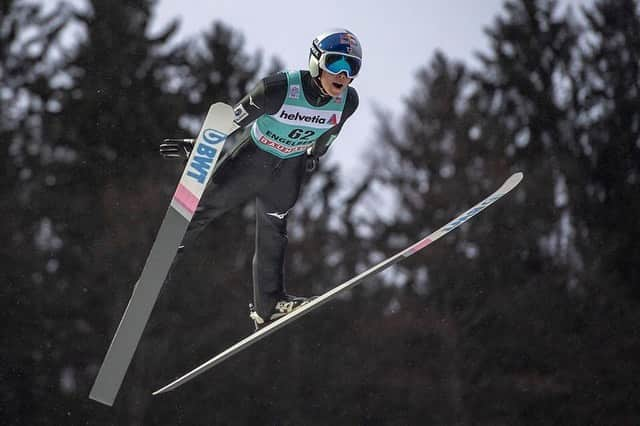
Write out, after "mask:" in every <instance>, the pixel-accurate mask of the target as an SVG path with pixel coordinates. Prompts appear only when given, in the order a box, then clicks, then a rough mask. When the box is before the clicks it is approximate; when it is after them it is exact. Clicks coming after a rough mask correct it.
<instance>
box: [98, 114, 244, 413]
mask: <svg viewBox="0 0 640 426" xmlns="http://www.w3.org/2000/svg"><path fill="white" fill-rule="evenodd" d="M233 119H234V113H233V109H232V108H231V106H229V105H226V104H223V103H215V104H213V105H211V107H210V108H209V111H208V113H207V116H206V118H205V121H204V123H203V125H202V128H201V130H200V133H199V134H198V137H197V139H196V141H195V145H194V147H193V151H192V154H191V156H190V157H189V159H188V161H187V165H186V167H185V169H184V172H183V173H182V177H181V178H180V182H179V183H178V187H177V188H176V191H175V193H174V195H173V198H172V200H171V204H170V205H169V208H168V209H167V212H166V215H165V217H164V220H163V221H162V224H161V225H160V229H159V231H158V234H157V236H156V239H155V241H154V243H153V246H152V248H151V251H150V252H149V256H148V257H147V261H146V263H145V265H144V268H143V269H142V273H141V274H140V278H139V279H138V282H137V283H136V285H135V286H134V288H133V293H132V295H131V299H130V300H129V304H128V305H127V308H126V309H125V311H124V314H123V316H122V319H121V320H120V325H119V326H118V329H117V330H116V333H115V335H114V337H113V340H112V341H111V345H110V346H109V349H108V351H107V354H106V355H105V358H104V361H103V362H102V366H101V367H100V370H99V372H98V376H97V377H96V380H95V382H94V384H93V387H92V388H91V392H90V393H89V398H91V399H93V400H95V401H98V402H100V403H103V404H106V405H113V402H114V400H115V398H116V395H117V393H118V390H119V389H120V386H121V384H122V381H123V379H124V376H125V374H126V372H127V369H128V368H129V364H130V363H131V359H132V358H133V354H134V352H135V350H136V347H137V346H138V342H139V341H140V337H141V336H142V332H143V331H144V328H145V325H146V324H147V320H148V319H149V316H150V314H151V311H152V309H153V306H154V304H155V302H156V299H157V298H158V293H159V292H160V289H161V287H162V285H163V284H164V280H165V279H166V277H167V273H168V272H169V268H170V266H171V264H172V262H173V259H174V258H175V255H176V253H177V251H178V246H179V245H180V243H181V242H182V238H184V234H185V232H186V230H187V227H188V226H189V223H190V222H191V218H192V217H193V214H194V213H195V210H196V207H197V206H198V203H199V201H200V197H201V196H202V193H203V192H204V189H205V187H206V186H207V183H208V182H209V179H210V178H211V175H212V174H213V170H214V169H215V165H216V163H217V161H218V158H219V157H220V153H221V152H222V148H223V146H224V143H225V141H226V139H227V137H228V136H229V135H230V134H231V133H233V132H234V131H235V130H237V129H238V128H239V126H238V125H237V124H236V123H235V122H234V121H233Z"/></svg>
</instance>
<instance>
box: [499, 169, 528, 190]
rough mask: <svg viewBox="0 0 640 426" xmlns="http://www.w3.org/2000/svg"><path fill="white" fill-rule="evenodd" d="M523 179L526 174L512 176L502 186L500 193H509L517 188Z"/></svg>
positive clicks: (519, 173)
mask: <svg viewBox="0 0 640 426" xmlns="http://www.w3.org/2000/svg"><path fill="white" fill-rule="evenodd" d="M523 178H524V174H523V173H522V172H518V173H514V174H512V175H511V176H510V177H509V179H507V180H506V181H505V182H504V183H503V184H502V187H501V188H500V189H499V190H498V191H499V192H502V193H507V192H509V191H511V190H512V189H513V188H515V187H516V186H517V185H518V184H519V183H520V181H521V180H522V179H523Z"/></svg>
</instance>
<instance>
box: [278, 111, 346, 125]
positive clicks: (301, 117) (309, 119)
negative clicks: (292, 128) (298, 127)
mask: <svg viewBox="0 0 640 426" xmlns="http://www.w3.org/2000/svg"><path fill="white" fill-rule="evenodd" d="M280 118H282V119H285V120H289V121H304V122H305V123H315V124H327V123H328V124H332V125H335V124H337V123H338V120H337V118H336V115H335V114H332V115H331V117H330V118H329V119H328V120H327V119H326V118H324V117H323V116H321V115H320V114H316V115H306V114H300V113H299V112H298V111H296V112H295V113H290V112H287V111H286V110H284V109H283V110H282V112H281V113H280Z"/></svg>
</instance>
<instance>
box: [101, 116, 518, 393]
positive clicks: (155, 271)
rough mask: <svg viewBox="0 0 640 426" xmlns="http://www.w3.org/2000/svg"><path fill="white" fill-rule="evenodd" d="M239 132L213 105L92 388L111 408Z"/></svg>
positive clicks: (301, 311) (510, 184) (343, 287)
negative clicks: (224, 152) (222, 156)
mask: <svg viewBox="0 0 640 426" xmlns="http://www.w3.org/2000/svg"><path fill="white" fill-rule="evenodd" d="M237 128H238V126H237V125H236V124H235V123H234V122H233V110H232V108H231V107H230V106H229V105H225V104H221V103H217V104H214V105H212V107H211V108H210V110H209V113H208V115H207V118H206V120H205V123H204V125H203V128H202V130H201V131H200V134H199V135H198V138H197V139H196V143H195V145H194V149H193V151H192V154H191V156H190V157H189V161H188V163H187V166H186V168H185V171H184V173H183V175H182V177H181V179H180V183H179V184H178V188H177V190H176V194H175V195H174V198H173V200H172V201H171V205H170V207H169V210H168V211H167V215H166V217H165V220H164V221H163V223H162V225H161V227H160V231H159V232H158V236H157V237H156V241H155V243H154V245H153V247H152V249H151V253H150V254H149V258H148V259H147V263H146V264H145V267H144V269H143V271H142V274H141V276H140V279H139V280H138V283H137V284H136V287H135V288H134V291H133V295H132V297H131V300H130V301H129V305H128V306H127V309H126V310H125V313H124V315H123V317H122V320H121V322H120V325H119V327H118V329H117V331H116V334H115V336H114V338H113V341H112V343H111V346H110V347H109V350H108V351H107V355H106V357H105V360H104V362H103V364H102V367H101V368H100V371H99V373H98V377H97V378H96V381H95V383H94V385H93V388H92V389H91V393H90V395H89V396H90V398H92V399H94V400H96V401H98V402H101V403H104V404H107V405H112V404H113V401H114V400H115V397H116V394H117V392H118V390H119V388H120V385H121V383H122V380H123V379H124V375H125V373H126V370H127V368H128V366H129V363H130V362H131V359H132V357H133V353H134V352H135V349H136V347H137V344H138V342H139V340H140V337H141V335H142V332H143V330H144V326H145V325H146V322H147V320H148V318H149V315H150V313H151V310H152V308H153V305H154V304H155V301H156V299H157V296H158V293H159V291H160V288H161V287H162V284H163V282H164V280H165V278H166V275H167V272H168V269H169V266H170V264H171V263H172V261H173V258H174V257H175V254H176V251H177V247H178V245H179V244H180V242H181V240H182V238H183V236H184V233H185V231H186V229H187V226H188V225H189V222H190V221H191V217H192V216H193V213H194V212H195V208H196V207H197V204H198V201H199V199H200V197H201V196H202V192H203V191H204V187H205V186H206V184H207V182H208V181H209V178H210V177H211V172H212V171H213V168H214V167H215V163H216V161H217V159H218V156H219V153H220V151H221V149H222V145H223V144H224V141H225V139H226V137H227V136H228V135H229V134H231V133H233V132H234V131H235V130H237ZM522 178H523V174H522V173H515V174H514V175H512V176H511V177H509V178H508V179H507V180H506V181H505V182H504V183H503V184H502V186H500V188H498V190H496V191H495V192H494V193H493V194H491V195H489V196H488V197H487V198H485V199H484V200H482V201H481V202H479V203H478V204H476V205H475V206H473V207H472V208H470V209H469V210H467V211H466V212H464V213H462V214H461V215H459V216H458V217H456V218H454V219H453V220H451V221H450V222H448V223H447V224H445V225H444V226H442V227H441V228H439V229H438V230H436V231H435V232H433V233H431V234H429V235H428V236H426V237H424V238H422V239H421V240H419V241H417V242H416V243H415V244H413V245H411V246H409V247H407V248H406V249H404V250H402V251H400V252H399V253H397V254H395V255H394V256H391V257H389V258H387V259H385V260H383V261H382V262H380V263H378V264H377V265H374V266H372V267H371V268H369V269H367V270H366V271H364V272H362V273H361V274H359V275H357V276H356V277H353V278H351V279H350V280H348V281H346V282H344V283H342V284H340V285H338V286H336V287H334V288H332V289H331V290H329V291H327V292H326V293H324V294H322V295H320V296H318V297H316V298H314V299H313V300H312V301H311V302H309V303H307V304H305V305H303V306H301V307H300V308H298V309H296V310H295V311H293V312H292V313H290V314H288V315H286V316H284V317H282V318H280V319H278V320H276V321H274V322H272V323H270V324H269V325H267V326H266V327H264V328H262V329H260V330H259V331H257V332H255V333H253V334H251V335H250V336H248V337H246V338H245V339H243V340H241V341H239V342H238V343H236V344H234V345H233V346H231V347H229V348H228V349H226V350H225V351H223V352H221V353H220V354H218V355H216V356H215V357H213V358H211V359H210V360H208V361H207V362H205V363H204V364H202V365H200V366H199V367H197V368H195V369H194V370H192V371H190V372H188V373H187V374H185V375H183V376H182V377H179V378H178V379H176V380H174V381H173V382H171V383H169V384H168V385H166V386H164V387H162V388H161V389H158V390H157V391H155V392H154V393H153V394H154V395H158V394H161V393H164V392H167V391H170V390H173V389H175V388H177V387H178V386H181V385H183V384H185V383H186V382H188V381H190V380H192V379H193V378H195V377H196V376H199V375H200V374H202V373H204V372H205V371H207V370H208V369H210V368H212V367H213V366H215V365H217V364H219V363H221V362H222V361H224V360H226V359H227V358H229V357H231V356H233V355H235V354H237V353H238V352H240V351H242V350H244V349H246V348H248V347H249V346H251V345H253V344H254V343H256V342H258V341H260V340H262V339H264V338H265V337H267V336H268V335H270V334H271V333H273V332H275V331H276V330H279V329H280V328H282V327H284V326H286V325H287V324H289V323H291V322H293V321H295V320H297V319H298V318H300V317H302V316H303V315H306V314H308V313H309V312H311V311H312V310H314V309H316V308H319V307H320V306H322V305H323V304H325V303H327V302H329V301H330V300H332V299H334V298H335V297H336V296H337V295H339V294H340V293H342V292H345V291H347V290H349V289H351V288H353V287H355V286H357V285H358V284H361V283H362V282H363V281H364V280H365V279H366V278H368V277H371V276H372V275H375V274H377V273H380V272H381V271H383V270H385V269H387V268H388V267H390V266H391V265H393V264H395V263H398V262H400V261H401V260H403V259H406V258H407V257H409V256H412V255H414V254H415V253H417V252H419V251H420V250H422V249H424V248H425V247H427V246H428V245H429V244H431V243H433V242H434V241H436V240H438V239H440V238H441V237H443V236H444V235H446V234H447V233H449V232H451V231H452V230H454V229H455V228H457V227H459V226H460V225H462V224H463V223H465V222H467V221H468V220H469V219H471V218H472V217H473V216H475V215H477V214H478V213H480V212H481V211H482V210H484V209H485V208H487V207H489V206H490V205H492V204H493V203H495V202H496V201H497V200H499V199H500V198H502V197H503V196H504V195H506V194H507V193H508V192H509V191H511V190H512V189H513V188H515V187H516V186H517V185H518V184H519V183H520V181H521V180H522Z"/></svg>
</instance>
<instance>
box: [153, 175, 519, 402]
mask: <svg viewBox="0 0 640 426" xmlns="http://www.w3.org/2000/svg"><path fill="white" fill-rule="evenodd" d="M522 178H523V174H522V173H515V174H513V175H512V176H511V177H509V178H508V179H507V180H506V181H505V182H504V183H503V184H502V186H501V187H500V188H499V189H498V190H496V191H495V192H494V193H493V194H491V195H489V196H488V197H487V198H485V199H484V200H482V201H481V202H479V203H478V204H476V205H475V206H473V207H472V208H470V209H469V210H467V211H466V212H464V213H462V214H461V215H459V216H458V217H456V218H455V219H453V220H451V221H450V222H449V223H447V224H446V225H444V226H442V227H441V228H439V229H438V230H436V231H435V232H433V233H431V234H429V235H428V236H426V237H424V238H422V239H421V240H420V241H418V242H416V243H415V244H413V245H411V246H409V247H407V248H406V249H404V250H402V251H401V252H399V253H397V254H396V255H394V256H391V257H389V258H387V259H385V260H383V261H381V262H380V263H378V264H377V265H375V266H373V267H371V268H369V269H368V270H366V271H364V272H362V273H361V274H359V275H357V276H355V277H353V278H351V279H350V280H348V281H346V282H344V283H342V284H340V285H338V286H336V287H334V288H332V289H331V290H328V291H327V292H325V293H324V294H322V295H320V296H318V297H316V298H314V299H313V300H312V301H311V302H309V303H307V304H305V305H302V306H301V307H300V308H298V309H296V310H295V311H293V312H291V313H290V314H288V315H286V316H284V317H282V318H280V319H278V320H276V321H274V322H272V323H271V324H269V325H267V326H265V327H264V328H261V329H260V330H258V331H256V332H255V333H253V334H251V335H249V336H248V337H246V338H245V339H243V340H241V341H239V342H238V343H236V344H234V345H233V346H231V347H229V348H228V349H226V350H225V351H223V352H221V353H220V354H218V355H216V356H215V357H213V358H211V359H210V360H209V361H207V362H205V363H204V364H202V365H200V366H199V367H197V368H195V369H194V370H192V371H190V372H188V373H187V374H185V375H184V376H182V377H180V378H178V379H176V380H174V381H173V382H171V383H169V384H168V385H166V386H164V387H162V388H160V389H158V390H157V391H155V392H153V395H158V394H161V393H164V392H168V391H170V390H173V389H175V388H177V387H178V386H181V385H183V384H185V383H186V382H188V381H190V380H191V379H193V378H195V377H196V376H199V375H200V374H202V373H204V372H205V371H207V370H208V369H210V368H211V367H213V366H215V365H217V364H220V363H221V362H222V361H224V360H226V359H227V358H229V357H231V356H232V355H234V354H237V353H238V352H240V351H242V350H243V349H246V348H247V347H249V346H251V345H253V344H254V343H256V342H258V341H260V340H262V339H263V338H265V337H267V336H268V335H270V334H271V333H273V332H274V331H276V330H278V329H280V328H282V327H284V326H285V325H287V324H289V323H291V322H293V321H295V320H297V319H298V318H300V317H302V316H303V315H305V314H308V313H309V312H311V311H312V310H314V309H316V308H318V307H320V306H322V305H323V304H325V303H327V302H328V301H330V300H331V299H333V298H335V297H336V296H337V295H338V294H340V293H342V292H344V291H346V290H348V289H350V288H353V287H355V286H356V285H358V284H360V283H362V281H363V280H365V279H366V278H368V277H370V276H372V275H375V274H377V273H379V272H381V271H383V270H385V269H386V268H388V267H389V266H391V265H393V264H395V263H397V262H399V261H401V260H403V259H406V258H407V257H409V256H412V255H414V254H415V253H417V252H419V251H420V250H422V249H424V248H425V247H427V246H428V245H429V244H431V243H433V242H434V241H436V240H438V239H439V238H441V237H442V236H444V235H446V234H448V233H449V232H451V231H452V230H454V229H455V228H457V227H459V226H460V225H462V224H463V223H465V222H466V221H468V220H469V219H471V218H472V217H473V216H475V215H477V214H478V213H480V212H481V211H482V210H484V209H486V208H487V207H489V206H490V205H491V204H493V203H495V202H496V201H497V200H499V199H500V198H502V197H503V196H504V195H505V194H507V193H508V192H509V191H511V190H512V189H513V188H515V187H516V186H517V185H518V184H519V183H520V181H521V180H522Z"/></svg>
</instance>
